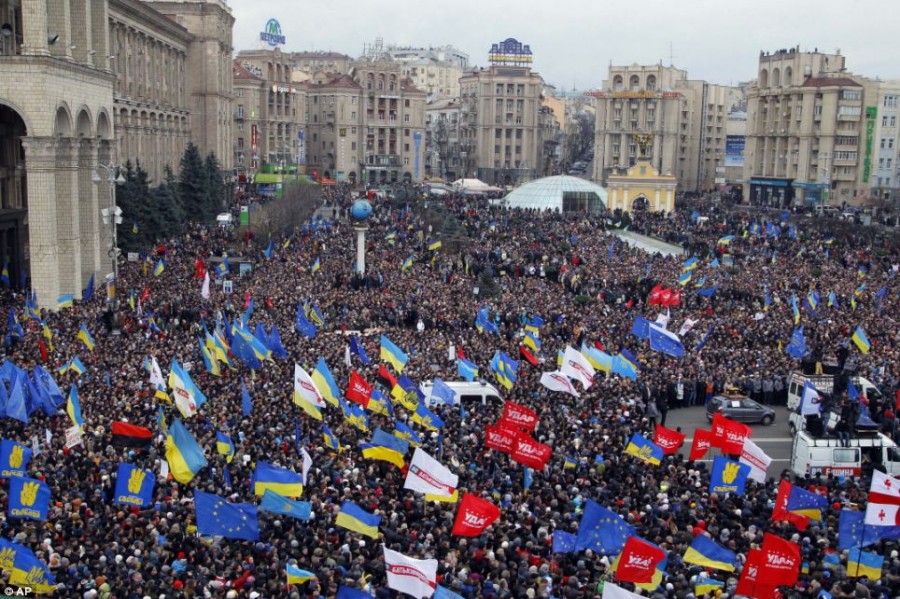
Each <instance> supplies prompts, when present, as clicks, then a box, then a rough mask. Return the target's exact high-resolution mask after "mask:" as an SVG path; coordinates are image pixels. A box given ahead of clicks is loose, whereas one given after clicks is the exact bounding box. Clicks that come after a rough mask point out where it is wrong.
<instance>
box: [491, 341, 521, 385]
mask: <svg viewBox="0 0 900 599" xmlns="http://www.w3.org/2000/svg"><path fill="white" fill-rule="evenodd" d="M518 368H519V363H518V362H516V361H515V360H513V359H512V358H510V357H509V356H508V355H506V354H505V353H504V352H502V351H500V350H497V352H496V353H494V357H493V358H492V359H491V370H492V371H493V372H494V376H495V377H496V379H497V382H498V383H500V384H501V385H503V386H504V387H505V388H506V389H512V387H513V385H515V384H516V371H517V370H518Z"/></svg>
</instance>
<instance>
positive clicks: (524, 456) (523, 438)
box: [510, 433, 553, 470]
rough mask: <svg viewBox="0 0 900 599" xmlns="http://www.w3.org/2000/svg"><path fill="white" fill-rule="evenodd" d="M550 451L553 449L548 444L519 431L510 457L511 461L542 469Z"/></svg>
mask: <svg viewBox="0 0 900 599" xmlns="http://www.w3.org/2000/svg"><path fill="white" fill-rule="evenodd" d="M552 453H553V450H552V449H551V448H550V446H549V445H544V444H543V443H539V442H537V441H535V440H534V439H532V438H531V437H529V436H528V435H527V434H525V433H521V434H520V435H519V436H518V437H517V438H516V444H515V446H514V447H513V450H512V454H511V456H510V457H512V459H513V461H515V462H518V463H520V464H522V465H524V466H528V467H529V468H534V469H535V470H543V469H544V466H545V465H546V464H547V461H548V460H549V459H550V455H551V454H552Z"/></svg>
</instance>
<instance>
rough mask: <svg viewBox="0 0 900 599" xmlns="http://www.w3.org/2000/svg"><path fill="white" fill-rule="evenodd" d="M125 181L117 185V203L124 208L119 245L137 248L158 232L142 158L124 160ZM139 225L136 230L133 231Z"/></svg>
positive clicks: (127, 248)
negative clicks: (135, 160)
mask: <svg viewBox="0 0 900 599" xmlns="http://www.w3.org/2000/svg"><path fill="white" fill-rule="evenodd" d="M124 175H125V183H124V184H123V185H122V186H120V187H118V188H117V189H116V205H117V206H118V207H119V208H120V209H121V210H122V224H121V225H119V230H118V233H119V234H118V241H119V247H120V248H123V249H125V250H137V249H140V248H141V247H144V246H145V245H146V244H147V243H149V242H150V241H152V240H153V239H154V238H155V236H156V235H157V234H158V229H159V226H158V224H157V223H156V222H155V211H154V210H153V207H152V199H151V196H150V185H149V178H148V176H147V171H145V170H144V169H143V168H141V164H140V162H138V163H136V165H132V164H131V161H130V160H129V161H128V162H126V163H125V173H124ZM135 225H137V233H135V232H134V230H135Z"/></svg>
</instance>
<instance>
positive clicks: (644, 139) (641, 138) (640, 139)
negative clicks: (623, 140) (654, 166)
mask: <svg viewBox="0 0 900 599" xmlns="http://www.w3.org/2000/svg"><path fill="white" fill-rule="evenodd" d="M632 137H634V143H636V144H637V145H638V152H639V153H638V158H648V157H649V156H648V154H647V149H648V148H650V147H651V146H652V145H653V134H652V133H635V134H634V135H633V136H632Z"/></svg>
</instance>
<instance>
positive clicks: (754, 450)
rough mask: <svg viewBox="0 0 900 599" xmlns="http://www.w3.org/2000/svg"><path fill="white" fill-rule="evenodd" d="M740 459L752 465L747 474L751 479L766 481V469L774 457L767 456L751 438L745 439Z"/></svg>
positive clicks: (760, 481)
mask: <svg viewBox="0 0 900 599" xmlns="http://www.w3.org/2000/svg"><path fill="white" fill-rule="evenodd" d="M740 461H741V462H742V463H744V464H747V465H748V466H750V474H748V475H747V476H749V477H750V479H751V480H755V481H756V482H758V483H765V482H766V471H767V470H768V468H769V464H771V463H772V458H770V457H769V456H767V455H766V452H764V451H763V450H762V449H760V447H759V445H757V444H756V443H754V442H753V441H751V440H750V439H749V438H747V439H744V448H743V449H742V450H741V457H740Z"/></svg>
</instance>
